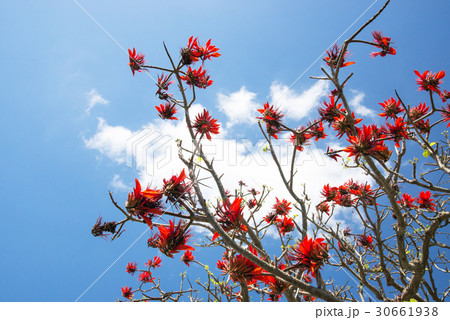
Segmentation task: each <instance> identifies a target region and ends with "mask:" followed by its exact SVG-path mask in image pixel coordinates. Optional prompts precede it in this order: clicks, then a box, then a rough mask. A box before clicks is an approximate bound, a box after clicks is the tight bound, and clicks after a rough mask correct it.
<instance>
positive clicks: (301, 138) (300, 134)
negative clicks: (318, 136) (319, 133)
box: [289, 126, 313, 151]
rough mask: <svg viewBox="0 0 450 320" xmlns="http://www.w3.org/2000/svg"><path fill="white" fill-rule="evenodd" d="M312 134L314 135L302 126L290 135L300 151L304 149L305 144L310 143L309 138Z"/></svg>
mask: <svg viewBox="0 0 450 320" xmlns="http://www.w3.org/2000/svg"><path fill="white" fill-rule="evenodd" d="M312 136H313V135H312V134H311V133H307V132H306V130H305V127H304V126H302V127H301V128H300V129H297V130H295V133H293V134H292V135H291V136H290V137H289V141H290V142H292V143H293V144H294V146H295V148H296V149H297V150H298V151H303V146H307V145H309V141H308V140H309V139H311V138H312Z"/></svg>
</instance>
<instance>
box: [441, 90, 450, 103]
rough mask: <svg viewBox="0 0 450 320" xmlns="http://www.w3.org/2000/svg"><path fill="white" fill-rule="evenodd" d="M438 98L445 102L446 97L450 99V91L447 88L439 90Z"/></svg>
mask: <svg viewBox="0 0 450 320" xmlns="http://www.w3.org/2000/svg"><path fill="white" fill-rule="evenodd" d="M440 98H441V99H442V102H446V101H447V100H448V99H450V92H449V91H447V90H443V91H442V92H441V95H440Z"/></svg>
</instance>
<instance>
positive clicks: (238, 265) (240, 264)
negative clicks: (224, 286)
mask: <svg viewBox="0 0 450 320" xmlns="http://www.w3.org/2000/svg"><path fill="white" fill-rule="evenodd" d="M248 250H249V251H250V252H251V253H253V254H254V255H255V256H258V253H257V251H256V250H255V249H254V248H252V246H249V247H248ZM217 268H219V269H220V270H222V274H223V275H225V274H229V275H230V278H231V280H233V281H234V282H239V283H245V284H247V285H250V284H253V283H256V282H257V281H258V280H261V281H263V280H265V278H266V274H264V273H263V271H264V270H263V269H262V268H261V267H259V266H258V265H256V264H255V263H253V262H252V261H250V260H248V259H247V258H245V257H244V256H242V255H240V254H239V255H235V256H232V257H226V258H225V260H223V261H221V260H219V261H218V262H217Z"/></svg>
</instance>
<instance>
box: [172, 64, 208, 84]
mask: <svg viewBox="0 0 450 320" xmlns="http://www.w3.org/2000/svg"><path fill="white" fill-rule="evenodd" d="M180 79H181V80H183V81H186V83H187V84H188V85H189V86H196V87H197V88H200V89H206V88H207V87H209V86H210V85H212V83H213V81H212V80H209V75H207V74H206V70H202V67H200V68H198V69H194V70H192V69H191V67H190V66H189V68H188V69H187V71H186V74H185V75H184V76H180Z"/></svg>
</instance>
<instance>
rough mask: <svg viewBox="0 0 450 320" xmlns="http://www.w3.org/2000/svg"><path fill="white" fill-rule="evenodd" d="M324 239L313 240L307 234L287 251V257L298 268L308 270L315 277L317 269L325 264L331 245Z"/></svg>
mask: <svg viewBox="0 0 450 320" xmlns="http://www.w3.org/2000/svg"><path fill="white" fill-rule="evenodd" d="M323 241H324V239H323V238H317V239H315V240H313V239H312V238H310V239H308V236H306V237H305V238H304V239H303V240H302V241H301V242H300V243H297V245H295V246H294V247H293V248H292V249H291V250H290V251H289V252H288V253H287V258H288V259H289V260H290V261H292V262H293V263H294V266H295V267H296V268H299V269H302V270H306V271H307V272H308V273H311V275H312V276H313V277H314V278H315V277H316V271H317V270H319V269H320V268H321V267H322V266H323V265H324V263H325V260H326V259H327V258H328V249H329V246H328V244H326V243H324V242H323Z"/></svg>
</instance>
